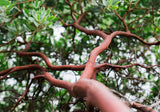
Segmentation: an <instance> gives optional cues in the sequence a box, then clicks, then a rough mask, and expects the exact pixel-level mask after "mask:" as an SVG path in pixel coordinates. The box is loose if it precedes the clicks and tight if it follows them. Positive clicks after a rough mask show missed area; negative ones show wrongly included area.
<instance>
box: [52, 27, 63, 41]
mask: <svg viewBox="0 0 160 112" xmlns="http://www.w3.org/2000/svg"><path fill="white" fill-rule="evenodd" d="M53 30H54V36H55V40H56V41H58V40H59V39H60V38H61V36H62V35H61V33H63V32H64V31H65V28H64V27H62V26H60V25H55V26H54V27H53Z"/></svg>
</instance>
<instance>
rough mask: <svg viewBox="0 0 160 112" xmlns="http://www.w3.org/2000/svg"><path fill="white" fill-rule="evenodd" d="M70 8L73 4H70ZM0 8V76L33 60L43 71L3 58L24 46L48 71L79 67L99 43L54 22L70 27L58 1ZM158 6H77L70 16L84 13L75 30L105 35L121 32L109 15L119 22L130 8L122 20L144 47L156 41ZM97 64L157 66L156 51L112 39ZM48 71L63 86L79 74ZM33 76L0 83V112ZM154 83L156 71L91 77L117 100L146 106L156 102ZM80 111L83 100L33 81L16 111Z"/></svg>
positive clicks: (153, 0)
mask: <svg viewBox="0 0 160 112" xmlns="http://www.w3.org/2000/svg"><path fill="white" fill-rule="evenodd" d="M70 2H71V3H74V2H75V0H70ZM136 4H137V6H136V7H135V5H136ZM0 6H1V7H0V71H3V70H5V69H7V68H10V67H13V66H22V65H28V64H37V60H38V63H39V64H40V65H42V66H45V67H46V68H47V66H46V64H45V62H44V61H43V59H42V58H39V57H37V56H34V57H19V56H17V54H16V53H15V52H3V51H20V50H23V49H24V47H25V44H26V42H29V41H30V42H31V46H30V48H29V50H28V52H42V53H43V54H45V55H46V56H47V57H48V58H49V60H50V62H51V63H52V64H53V65H68V64H71V65H82V64H85V63H86V62H87V60H88V57H89V54H90V52H91V51H92V50H93V49H94V48H96V47H98V46H99V45H100V44H101V43H102V42H103V40H102V39H101V37H99V36H95V35H86V34H85V33H84V32H81V31H79V30H78V29H76V28H73V27H66V26H64V25H63V24H62V23H61V21H60V19H59V18H61V19H62V20H63V21H64V22H65V23H67V24H71V23H73V22H74V20H73V19H72V17H71V16H70V7H69V6H68V5H67V4H66V3H65V2H64V1H63V0H55V1H52V0H45V1H44V0H30V1H26V0H9V1H8V0H0ZM159 6H160V2H159V1H158V0H129V1H128V0H99V1H97V0H78V1H77V2H75V3H74V5H73V6H72V8H73V9H72V10H73V12H74V14H73V15H74V17H75V18H76V19H78V17H79V16H80V14H81V13H82V12H81V9H83V10H84V11H90V12H89V13H88V14H87V15H86V16H85V17H84V18H83V19H82V21H81V23H80V25H81V26H83V27H85V28H87V29H97V30H101V31H104V32H106V34H111V33H112V32H114V31H124V30H125V28H124V26H123V23H122V21H121V20H120V19H119V18H118V17H117V16H116V15H115V13H114V10H115V9H116V10H117V12H118V14H119V15H120V16H121V17H123V15H125V14H126V11H127V10H128V9H129V8H130V9H131V10H132V11H130V12H128V14H127V15H126V18H125V22H126V24H127V25H128V28H129V29H130V32H131V33H134V34H136V35H138V36H139V37H141V38H142V39H143V40H144V41H147V42H152V41H160V26H159V24H160V13H159V12H158V11H159V10H160V9H159ZM56 29H59V31H56ZM63 29H64V30H63ZM59 32H60V33H59ZM103 62H108V63H110V64H113V65H114V64H118V65H121V66H123V65H129V64H131V63H140V64H145V65H146V66H150V65H160V46H156V45H154V46H147V45H144V44H142V43H141V42H140V41H139V40H137V39H135V38H132V37H124V36H120V35H117V36H116V37H115V38H114V39H113V40H112V43H111V44H110V46H109V48H108V49H107V50H106V51H105V52H103V53H101V54H100V55H99V56H98V57H97V60H96V63H103ZM48 71H49V72H51V73H53V77H55V78H57V79H63V80H68V81H76V80H78V78H79V75H80V74H81V73H82V72H81V71H69V70H68V71H52V70H48ZM37 74H40V72H39V71H38V70H36V71H33V70H25V71H17V72H14V73H11V74H10V75H9V76H8V77H6V78H5V79H3V80H0V96H2V97H1V98H0V101H1V103H0V111H1V112H6V111H9V110H10V109H11V108H12V107H13V106H14V103H15V102H16V101H17V99H18V98H19V97H21V96H22V94H23V92H24V91H25V89H26V88H27V85H28V84H29V83H30V82H31V78H33V77H34V76H36V75H37ZM63 74H65V75H67V74H70V75H68V77H69V78H67V79H65V78H64V75H63ZM70 77H71V78H70ZM159 77H160V67H159V66H155V67H153V68H150V69H147V68H143V67H139V66H133V67H131V68H125V69H119V68H112V67H109V68H107V69H106V70H104V71H100V72H99V73H97V77H96V79H97V80H98V81H100V82H102V83H103V84H105V85H106V86H107V87H109V88H110V89H114V90H116V91H118V92H119V93H121V94H123V95H124V96H125V97H126V98H127V99H128V100H129V101H132V102H140V103H142V104H145V105H152V104H154V103H156V102H157V101H158V100H159V99H160V95H159V91H160V90H159V88H160V79H159ZM121 97H122V96H121ZM122 99H123V97H122ZM75 102H77V103H75ZM85 108H86V103H85V100H84V99H75V98H72V97H70V96H69V94H68V92H67V91H66V90H64V89H60V88H57V87H54V86H52V85H50V84H49V83H48V82H47V81H45V80H44V79H41V78H39V79H37V80H35V81H34V82H33V83H32V85H31V88H30V89H29V91H28V93H27V94H26V95H25V97H24V99H23V100H22V101H21V102H20V105H19V106H18V107H17V108H16V111H20V110H21V111H29V112H34V111H56V110H57V111H64V112H65V111H72V110H74V109H82V110H85ZM154 108H155V109H156V110H158V106H155V107H154Z"/></svg>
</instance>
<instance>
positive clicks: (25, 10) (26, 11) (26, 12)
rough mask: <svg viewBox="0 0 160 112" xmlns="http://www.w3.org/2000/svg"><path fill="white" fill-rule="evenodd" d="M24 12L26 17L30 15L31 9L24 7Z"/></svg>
mask: <svg viewBox="0 0 160 112" xmlns="http://www.w3.org/2000/svg"><path fill="white" fill-rule="evenodd" d="M23 13H24V15H25V16H26V17H29V10H27V9H23Z"/></svg>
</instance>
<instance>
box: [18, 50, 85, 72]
mask: <svg viewBox="0 0 160 112" xmlns="http://www.w3.org/2000/svg"><path fill="white" fill-rule="evenodd" d="M16 53H17V54H18V55H19V56H39V57H42V58H43V59H44V61H45V62H46V64H47V66H48V67H49V68H50V69H52V70H60V71H61V70H77V71H81V70H83V69H84V68H85V65H78V66H76V65H60V66H55V65H52V64H51V63H50V61H49V59H48V58H47V56H46V55H44V54H43V53H41V52H16Z"/></svg>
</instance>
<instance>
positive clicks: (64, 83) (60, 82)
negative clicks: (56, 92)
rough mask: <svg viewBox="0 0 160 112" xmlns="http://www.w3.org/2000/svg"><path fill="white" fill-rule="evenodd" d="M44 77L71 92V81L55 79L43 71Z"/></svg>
mask: <svg viewBox="0 0 160 112" xmlns="http://www.w3.org/2000/svg"><path fill="white" fill-rule="evenodd" d="M42 75H44V78H45V79H46V80H47V81H48V82H50V83H51V84H52V85H54V86H56V87H61V88H64V89H66V90H68V91H69V92H71V83H70V82H67V81H63V80H58V79H55V78H54V77H52V76H51V74H50V73H49V72H43V73H42Z"/></svg>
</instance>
